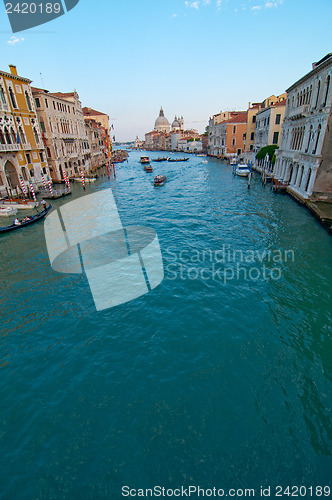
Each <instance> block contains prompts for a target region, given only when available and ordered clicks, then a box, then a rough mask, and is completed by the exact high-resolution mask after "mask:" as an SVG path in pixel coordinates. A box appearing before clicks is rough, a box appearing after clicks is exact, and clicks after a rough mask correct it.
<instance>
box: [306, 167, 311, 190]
mask: <svg viewBox="0 0 332 500" xmlns="http://www.w3.org/2000/svg"><path fill="white" fill-rule="evenodd" d="M310 179H311V168H309V170H308V177H307V182H306V185H305V191H308V188H309V183H310Z"/></svg>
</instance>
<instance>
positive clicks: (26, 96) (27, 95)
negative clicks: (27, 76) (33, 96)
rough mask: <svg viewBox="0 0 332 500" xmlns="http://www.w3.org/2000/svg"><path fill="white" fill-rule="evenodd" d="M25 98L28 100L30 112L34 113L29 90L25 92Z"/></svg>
mask: <svg viewBox="0 0 332 500" xmlns="http://www.w3.org/2000/svg"><path fill="white" fill-rule="evenodd" d="M25 98H26V101H27V105H28V108H29V110H30V111H32V105H31V101H30V97H29V94H28V91H27V90H26V91H25Z"/></svg>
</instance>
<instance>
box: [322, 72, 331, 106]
mask: <svg viewBox="0 0 332 500" xmlns="http://www.w3.org/2000/svg"><path fill="white" fill-rule="evenodd" d="M330 80H331V77H330V75H329V76H328V77H327V79H326V90H325V97H324V102H323V106H324V107H325V106H326V103H327V97H328V95H329V88H330Z"/></svg>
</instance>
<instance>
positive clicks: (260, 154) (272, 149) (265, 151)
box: [256, 144, 279, 164]
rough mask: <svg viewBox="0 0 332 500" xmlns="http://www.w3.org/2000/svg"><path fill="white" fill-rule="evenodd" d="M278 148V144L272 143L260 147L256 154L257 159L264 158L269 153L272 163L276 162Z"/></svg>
mask: <svg viewBox="0 0 332 500" xmlns="http://www.w3.org/2000/svg"><path fill="white" fill-rule="evenodd" d="M276 149H279V146H276V145H272V144H271V145H270V146H264V147H263V148H262V149H260V150H259V151H258V153H257V155H256V159H257V160H264V158H265V156H266V155H267V154H268V155H269V158H270V162H271V163H272V164H274V163H275V161H276V155H275V151H276Z"/></svg>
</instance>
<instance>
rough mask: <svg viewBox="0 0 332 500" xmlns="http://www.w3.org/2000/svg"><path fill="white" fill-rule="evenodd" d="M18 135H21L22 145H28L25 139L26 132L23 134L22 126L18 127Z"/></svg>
mask: <svg viewBox="0 0 332 500" xmlns="http://www.w3.org/2000/svg"><path fill="white" fill-rule="evenodd" d="M18 133H19V135H20V139H21V143H22V144H26V142H27V141H26V139H25V135H24V132H23V129H22V126H21V125H20V126H19V127H18Z"/></svg>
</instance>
